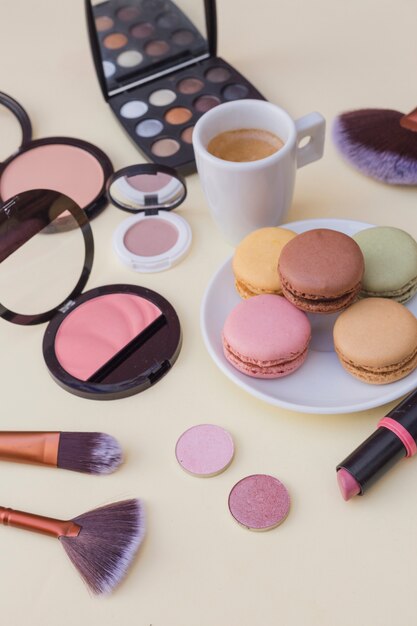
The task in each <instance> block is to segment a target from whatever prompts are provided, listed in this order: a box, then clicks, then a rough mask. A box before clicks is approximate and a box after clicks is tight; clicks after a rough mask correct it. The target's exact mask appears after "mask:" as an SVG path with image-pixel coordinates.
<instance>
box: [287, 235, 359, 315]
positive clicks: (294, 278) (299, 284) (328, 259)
mask: <svg viewBox="0 0 417 626" xmlns="http://www.w3.org/2000/svg"><path fill="white" fill-rule="evenodd" d="M363 272H364V260H363V255H362V252H361V249H360V248H359V246H358V244H357V243H356V242H355V241H354V240H353V239H352V238H351V237H349V236H348V235H345V234H343V233H341V232H339V231H336V230H330V229H327V228H317V229H314V230H309V231H306V232H305V233H301V235H297V237H295V238H294V239H292V240H291V241H290V242H289V243H287V245H286V246H285V247H284V249H283V250H282V252H281V256H280V258H279V264H278V273H279V276H280V278H281V285H282V291H283V294H284V296H285V297H286V298H287V299H288V300H289V301H290V302H292V303H293V304H295V306H296V307H298V308H299V309H301V310H302V311H306V312H309V313H335V312H337V311H341V310H342V309H345V308H346V307H347V306H349V305H350V304H352V303H353V302H354V301H355V299H356V297H357V295H358V293H359V291H360V288H361V280H362V276H363Z"/></svg>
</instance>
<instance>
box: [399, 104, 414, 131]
mask: <svg viewBox="0 0 417 626" xmlns="http://www.w3.org/2000/svg"><path fill="white" fill-rule="evenodd" d="M400 126H402V127H403V128H406V129H407V130H412V131H413V132H415V133H416V132H417V108H415V109H414V110H413V111H411V113H407V115H403V117H402V118H401V119H400Z"/></svg>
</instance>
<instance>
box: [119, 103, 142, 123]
mask: <svg viewBox="0 0 417 626" xmlns="http://www.w3.org/2000/svg"><path fill="white" fill-rule="evenodd" d="M147 110H148V105H147V104H146V103H145V102H142V101H141V100H130V102H125V104H124V105H123V106H122V107H121V109H120V115H121V116H122V117H124V118H126V119H127V120H133V119H135V118H136V117H141V116H142V115H145V113H146V111H147Z"/></svg>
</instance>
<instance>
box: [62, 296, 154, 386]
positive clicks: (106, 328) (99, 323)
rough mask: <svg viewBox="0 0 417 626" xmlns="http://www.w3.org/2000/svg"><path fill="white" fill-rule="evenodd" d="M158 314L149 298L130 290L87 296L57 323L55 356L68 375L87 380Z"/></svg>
mask: <svg viewBox="0 0 417 626" xmlns="http://www.w3.org/2000/svg"><path fill="white" fill-rule="evenodd" d="M160 315H161V310H160V309H159V308H158V307H157V306H155V305H154V304H153V303H152V302H150V301H149V300H146V299H145V298H141V297H140V296H134V295H131V294H123V293H113V294H107V295H104V296H100V297H97V298H93V299H91V300H87V301H86V302H83V304H80V305H79V306H78V307H76V308H75V309H74V310H73V311H72V312H71V313H69V314H68V315H67V316H66V317H65V319H64V320H63V321H62V323H61V325H60V326H59V329H58V332H57V334H56V338H55V353H56V357H57V359H58V361H59V363H60V365H61V366H62V367H63V368H64V369H65V370H66V371H67V372H68V373H69V374H71V376H74V377H75V378H78V379H79V380H88V379H89V378H90V377H91V376H92V375H93V374H94V373H95V372H97V370H99V369H100V367H102V366H103V365H104V364H105V363H107V362H108V361H109V360H110V359H111V358H112V357H113V356H114V355H115V354H117V352H119V350H121V349H122V348H124V347H125V346H126V345H127V344H128V343H129V342H130V341H131V340H132V339H134V338H135V337H136V336H137V335H138V334H139V333H141V332H142V331H143V330H144V329H145V328H147V326H149V324H151V323H152V322H154V321H155V320H156V319H157V318H158V317H159V316H160Z"/></svg>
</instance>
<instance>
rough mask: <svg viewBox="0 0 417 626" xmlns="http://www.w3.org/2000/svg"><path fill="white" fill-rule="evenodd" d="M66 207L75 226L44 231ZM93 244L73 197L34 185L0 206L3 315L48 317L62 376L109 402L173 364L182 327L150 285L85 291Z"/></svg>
mask: <svg viewBox="0 0 417 626" xmlns="http://www.w3.org/2000/svg"><path fill="white" fill-rule="evenodd" d="M62 213H66V214H67V215H68V216H69V218H71V219H72V220H73V221H74V223H75V226H78V228H72V230H71V232H58V233H57V234H56V235H55V236H54V237H45V236H43V232H44V231H45V228H50V226H51V223H53V222H54V221H55V220H56V219H59V217H60V215H61V214H62ZM69 218H68V219H69ZM51 240H52V241H51ZM93 251H94V245H93V238H92V232H91V228H90V225H89V223H88V219H87V218H86V215H85V212H83V211H82V210H81V208H80V207H79V206H78V205H77V204H76V203H75V202H74V201H73V200H72V199H70V198H69V197H68V196H65V195H63V194H60V193H58V192H55V191H48V190H44V189H43V190H31V191H26V192H24V193H21V194H19V195H18V196H16V197H14V198H12V199H11V200H9V201H8V202H7V203H5V204H4V205H3V206H1V207H0V294H1V295H0V300H1V304H0V316H1V317H3V318H4V319H6V320H8V321H10V322H13V323H16V324H21V325H33V324H39V323H42V322H49V324H48V326H47V329H46V332H45V335H44V339H43V355H44V359H45V363H46V365H47V367H48V369H49V372H50V374H51V375H52V377H53V378H54V379H55V381H56V382H57V383H58V384H59V385H61V386H62V387H63V388H64V389H66V390H67V391H69V392H70V393H73V394H75V395H78V396H81V397H84V398H93V399H96V400H111V399H116V398H122V397H125V396H130V395H132V394H135V393H138V392H140V391H143V390H144V389H147V388H148V387H150V386H151V385H154V384H155V383H157V382H158V381H159V380H160V379H161V378H162V377H163V376H164V375H165V374H166V373H167V372H168V371H169V370H170V369H171V367H172V365H173V364H174V362H175V361H176V359H177V357H178V354H179V352H180V349H181V328H180V324H179V320H178V316H177V314H176V312H175V310H174V308H173V307H172V305H171V304H170V303H169V302H168V301H167V300H165V298H163V297H162V296H161V295H160V294H158V293H156V292H154V291H151V290H150V289H146V288H144V287H139V286H137V285H119V284H118V285H105V286H102V287H97V288H95V289H92V290H89V291H86V292H84V293H82V290H83V288H84V287H85V285H86V283H87V280H88V277H89V274H90V271H91V268H92V263H93V254H94V252H93ZM80 253H81V254H80ZM82 253H84V254H82ZM80 256H81V259H80V258H79V257H80ZM83 257H84V258H83ZM80 261H81V262H80ZM68 294H69V295H68ZM57 303H59V304H57ZM35 311H37V312H35Z"/></svg>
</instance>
